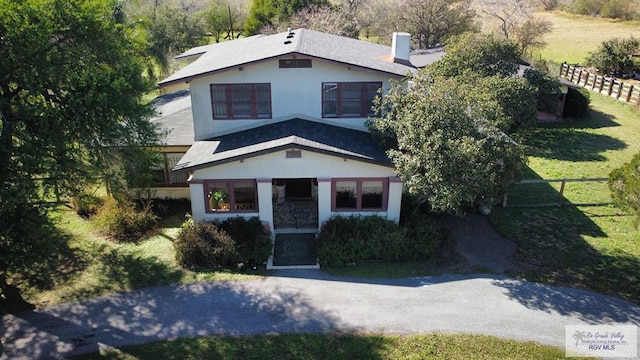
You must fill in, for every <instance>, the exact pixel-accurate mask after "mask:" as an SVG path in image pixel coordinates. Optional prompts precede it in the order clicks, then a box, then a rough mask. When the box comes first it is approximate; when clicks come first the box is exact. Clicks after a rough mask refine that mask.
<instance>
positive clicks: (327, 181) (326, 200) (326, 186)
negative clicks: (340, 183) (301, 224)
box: [318, 178, 332, 229]
mask: <svg viewBox="0 0 640 360" xmlns="http://www.w3.org/2000/svg"><path fill="white" fill-rule="evenodd" d="M331 196H332V195H331V178H318V229H320V228H321V227H322V224H323V223H324V222H325V221H327V220H329V218H330V217H331Z"/></svg>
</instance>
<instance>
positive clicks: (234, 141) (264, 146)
mask: <svg viewBox="0 0 640 360" xmlns="http://www.w3.org/2000/svg"><path fill="white" fill-rule="evenodd" d="M291 147H296V148H299V149H306V150H309V151H313V152H319V153H324V154H328V155H333V156H340V157H344V158H350V159H354V160H358V161H363V162H369V163H374V164H378V165H383V166H389V167H393V165H392V163H391V161H390V160H389V158H388V157H387V155H386V154H385V152H384V151H383V150H382V149H380V147H379V146H378V144H377V143H376V142H375V140H374V139H373V138H372V135H371V134H370V133H369V132H366V131H360V130H353V129H347V128H343V127H339V126H335V125H329V124H326V123H321V122H316V121H309V120H303V119H297V118H296V119H291V120H286V121H281V122H277V123H273V124H268V125H264V126H260V127H256V128H253V129H249V130H244V131H240V132H237V133H233V134H228V135H224V136H220V137H215V138H212V139H209V140H204V141H196V142H195V143H194V144H193V145H192V146H191V149H189V151H188V152H187V153H186V154H185V155H184V157H183V158H182V159H181V160H180V162H179V163H178V164H177V165H176V167H175V168H174V169H173V170H174V171H179V170H187V169H191V170H192V169H198V168H205V167H209V166H214V165H217V164H221V163H226V162H230V161H236V160H240V159H244V158H248V157H254V156H258V155H262V154H266V153H271V152H276V151H281V150H284V149H288V148H291Z"/></svg>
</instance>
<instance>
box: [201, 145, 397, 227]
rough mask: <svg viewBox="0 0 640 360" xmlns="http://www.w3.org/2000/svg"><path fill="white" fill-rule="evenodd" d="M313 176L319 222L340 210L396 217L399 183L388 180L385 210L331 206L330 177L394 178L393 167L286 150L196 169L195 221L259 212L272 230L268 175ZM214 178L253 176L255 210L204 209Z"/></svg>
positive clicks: (243, 215)
mask: <svg viewBox="0 0 640 360" xmlns="http://www.w3.org/2000/svg"><path fill="white" fill-rule="evenodd" d="M279 178H282V179H296V178H316V179H317V180H318V225H319V226H321V225H322V223H323V222H325V221H326V220H328V219H329V218H330V217H331V216H333V215H336V214H340V215H343V216H349V215H352V214H363V215H379V216H382V217H385V218H387V219H389V220H393V221H396V222H397V221H398V220H399V217H400V202H401V197H402V183H401V182H397V181H389V192H388V194H389V196H388V204H387V208H386V211H377V212H371V211H366V212H362V213H359V212H343V211H340V212H336V211H332V209H331V199H332V192H331V181H332V179H335V178H388V179H395V173H394V170H393V168H390V167H385V166H380V165H375V164H369V163H364V162H359V161H354V160H346V161H345V160H344V159H342V158H339V157H335V156H329V155H324V154H318V153H314V152H310V151H304V150H303V151H302V157H301V158H286V151H279V152H275V153H271V154H265V155H261V156H257V157H254V158H248V159H244V160H243V161H234V162H231V163H227V164H222V165H218V166H215V167H210V168H204V169H198V170H195V171H194V173H193V176H192V179H191V182H192V183H191V184H190V189H191V204H192V208H193V209H192V211H193V216H194V219H195V220H196V221H202V220H218V219H225V218H228V217H234V216H242V217H247V218H248V217H252V216H259V218H260V219H261V220H262V221H267V222H269V224H270V225H271V226H272V230H273V214H272V211H273V206H272V203H271V201H272V187H271V179H279ZM213 179H226V180H232V179H256V180H257V182H258V212H256V213H220V214H218V213H216V214H210V213H206V211H205V208H204V207H205V201H204V187H203V182H205V181H207V180H213Z"/></svg>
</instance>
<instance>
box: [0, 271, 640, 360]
mask: <svg viewBox="0 0 640 360" xmlns="http://www.w3.org/2000/svg"><path fill="white" fill-rule="evenodd" d="M580 324H635V325H638V324H640V307H638V306H635V305H633V304H631V303H628V302H625V301H622V300H620V299H617V298H613V297H608V296H604V295H601V294H596V293H593V292H589V291H583V290H576V289H569V288H559V287H553V286H547V285H540V284H536V283H531V282H526V281H521V280H515V279H511V278H507V277H503V276H494V275H464V276H459V275H443V276H438V277H421V278H411V279H393V280H389V279H384V280H369V279H351V278H340V277H331V276H328V275H326V274H324V273H322V272H319V271H281V272H276V273H273V274H271V275H270V276H268V277H265V278H262V279H259V280H250V281H241V282H223V283H194V284H186V285H175V286H162V287H154V288H149V289H144V290H139V291H133V292H128V293H124V294H114V295H108V296H103V297H99V298H95V299H91V300H85V301H80V302H73V303H67V304H61V305H57V306H52V307H48V308H45V309H43V310H38V311H36V312H28V313H22V314H19V315H17V316H14V315H7V316H4V317H3V319H2V327H1V328H0V335H1V336H2V341H3V343H4V344H5V354H4V356H3V357H2V358H3V359H5V358H9V359H13V358H29V359H34V358H62V357H69V356H74V355H80V354H85V353H89V352H93V351H97V350H98V349H100V348H108V347H120V346H124V345H130V344H138V343H145V342H152V341H157V340H163V339H174V338H179V337H194V336H202V335H208V334H225V335H241V334H255V333H262V334H263V333H287V332H327V331H333V330H340V331H346V332H349V331H354V332H375V333H384V334H410V333H424V332H434V331H445V332H465V333H481V334H488V335H494V336H499V337H505V338H513V339H520V340H532V341H536V342H540V343H543V344H548V345H553V346H558V347H563V346H564V336H565V335H564V326H565V325H580Z"/></svg>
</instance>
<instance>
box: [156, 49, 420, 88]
mask: <svg viewBox="0 0 640 360" xmlns="http://www.w3.org/2000/svg"><path fill="white" fill-rule="evenodd" d="M292 54H296V55H303V56H307V57H310V58H314V59H318V60H323V61H328V62H332V63H336V64H341V65H345V66H352V67H354V68H357V69H361V70H364V71H375V72H378V73H382V74H387V75H391V76H394V77H403V76H406V75H407V73H409V72H411V71H416V70H417V68H416V67H415V66H414V65H413V64H411V65H406V64H402V65H404V66H407V67H408V69H407V72H406V73H404V74H400V73H398V72H392V71H386V70H381V69H375V68H372V67H366V66H361V65H356V64H352V63H348V62H344V61H338V60H334V59H329V58H324V57H320V56H316V55H310V54H306V53H303V52H299V51H291V52H288V53H283V54H278V55H274V56H270V57H266V58H263V59H259V60H254V61H249V62H245V63H237V64H233V65H231V66H227V67H224V68H221V69H216V70H212V71H206V72H202V73H200V74H196V75H191V76H185V77H182V78H179V79H174V80H170V81H162V82H159V83H158V87H163V86H169V85H173V84H177V83H181V82H185V83H189V82H190V81H192V80H193V79H197V78H201V77H206V76H209V75H213V74H216V73H220V72H225V71H229V70H231V69H233V68H235V67H239V66H249V65H253V64H258V63H261V62H265V61H270V60H274V59H278V58H281V57H285V56H289V55H292Z"/></svg>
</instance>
